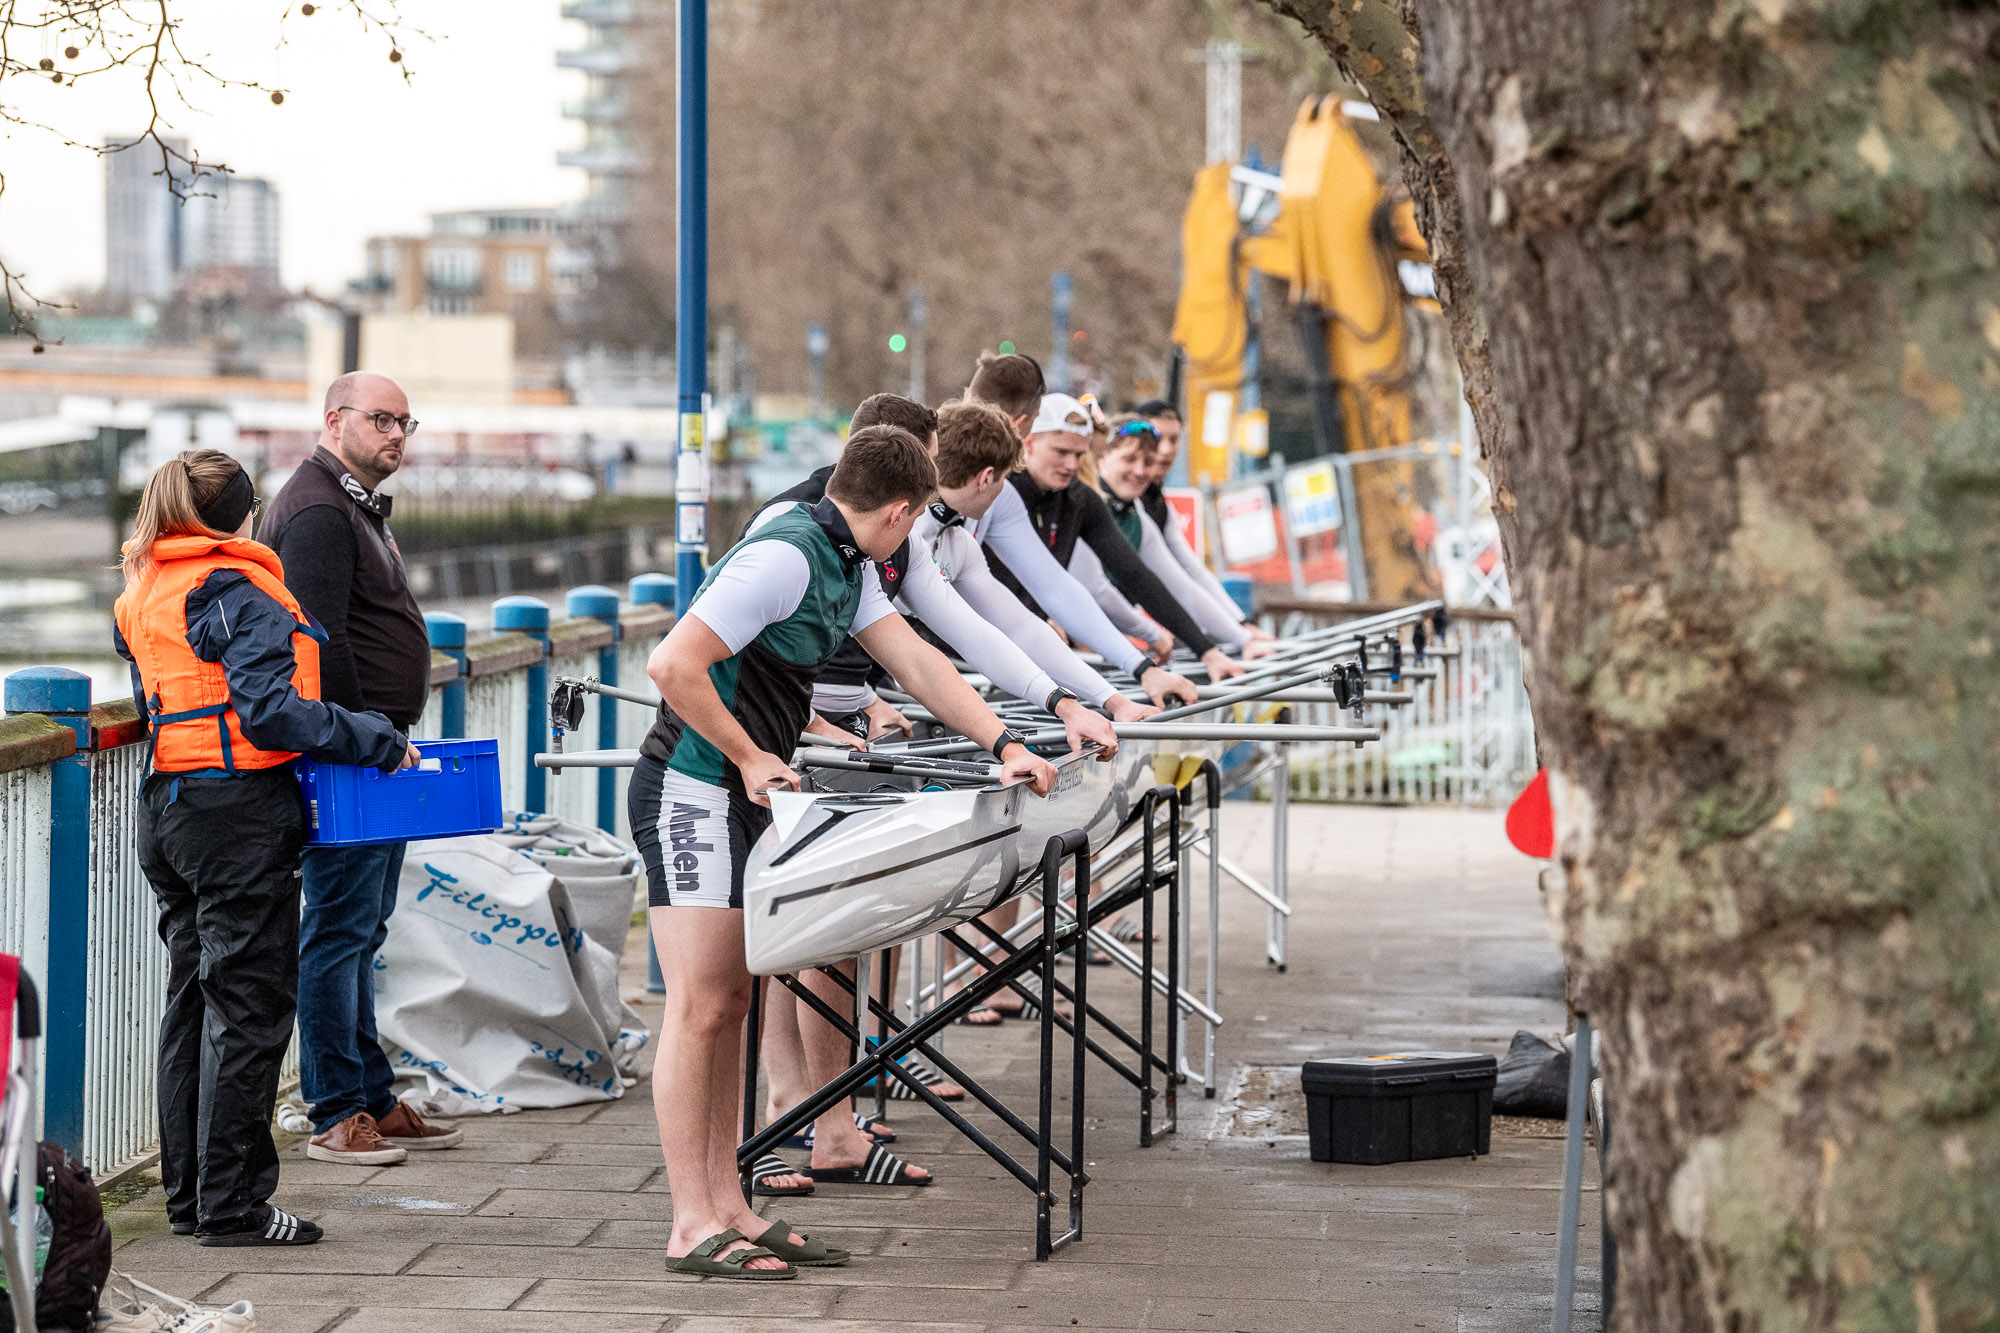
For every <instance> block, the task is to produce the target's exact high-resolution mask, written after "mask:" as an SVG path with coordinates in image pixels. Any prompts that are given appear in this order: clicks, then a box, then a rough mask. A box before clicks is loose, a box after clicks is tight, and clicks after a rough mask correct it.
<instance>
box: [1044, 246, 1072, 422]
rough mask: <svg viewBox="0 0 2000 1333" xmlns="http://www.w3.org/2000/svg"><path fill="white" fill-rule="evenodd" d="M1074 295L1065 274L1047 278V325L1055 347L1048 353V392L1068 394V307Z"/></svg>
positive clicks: (1067, 275) (1067, 276)
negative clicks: (1048, 324)
mask: <svg viewBox="0 0 2000 1333" xmlns="http://www.w3.org/2000/svg"><path fill="white" fill-rule="evenodd" d="M1075 295H1076V283H1075V282H1073V281H1072V280H1071V279H1070V276H1069V274H1067V273H1057V274H1054V275H1052V276H1051V277H1050V278H1049V323H1050V333H1051V340H1052V341H1053V342H1054V343H1055V346H1054V347H1053V348H1052V349H1051V350H1050V352H1049V392H1050V393H1068V392H1069V391H1070V388H1071V385H1070V373H1069V307H1070V302H1071V300H1072V299H1074V297H1075Z"/></svg>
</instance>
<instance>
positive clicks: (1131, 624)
mask: <svg viewBox="0 0 2000 1333" xmlns="http://www.w3.org/2000/svg"><path fill="white" fill-rule="evenodd" d="M1069 572H1070V573H1071V574H1072V575H1074V576H1075V577H1076V581H1077V582H1078V583H1081V584H1082V585H1083V586H1084V587H1086V588H1088V589H1090V595H1091V597H1093V598H1094V599H1096V601H1097V606H1098V609H1099V610H1101V611H1102V612H1104V614H1105V615H1106V616H1108V617H1110V619H1111V623H1112V624H1114V625H1116V626H1117V627H1118V628H1119V630H1120V631H1121V632H1122V633H1125V634H1132V635H1137V636H1138V637H1139V638H1141V639H1144V640H1145V641H1146V642H1147V643H1158V642H1159V639H1160V635H1162V634H1164V633H1165V632H1166V631H1165V630H1162V629H1161V628H1160V627H1159V625H1158V624H1157V623H1155V622H1154V620H1153V618H1152V617H1151V616H1149V615H1147V614H1146V613H1145V612H1144V611H1141V610H1140V609H1139V608H1138V607H1136V606H1134V605H1132V603H1131V602H1130V601H1129V600H1127V599H1126V596H1125V594H1124V593H1122V592H1119V591H1118V589H1117V588H1116V587H1114V586H1112V583H1111V576H1110V575H1109V574H1107V573H1105V572H1104V562H1103V561H1102V560H1099V559H1098V558H1097V552H1095V551H1093V550H1091V549H1090V543H1089V542H1078V543H1077V544H1076V549H1075V550H1074V551H1072V552H1070V557H1069ZM1167 586H1168V589H1169V590H1170V591H1171V589H1172V587H1173V585H1172V584H1169V585H1167Z"/></svg>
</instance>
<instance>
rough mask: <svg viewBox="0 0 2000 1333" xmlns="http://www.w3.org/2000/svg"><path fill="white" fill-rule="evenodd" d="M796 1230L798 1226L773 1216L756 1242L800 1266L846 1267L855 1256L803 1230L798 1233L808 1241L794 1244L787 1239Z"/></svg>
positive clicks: (781, 1257) (789, 1262) (787, 1261)
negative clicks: (815, 1238) (816, 1238)
mask: <svg viewBox="0 0 2000 1333" xmlns="http://www.w3.org/2000/svg"><path fill="white" fill-rule="evenodd" d="M794 1231H798V1228H796V1227H794V1226H792V1225H790V1224H789V1223H787V1222H783V1221H780V1220H779V1219H777V1218H772V1219H771V1225H770V1226H768V1227H766V1228H765V1229H764V1234H763V1235H761V1236H759V1237H757V1241H756V1243H757V1244H759V1245H761V1246H763V1247H764V1248H765V1249H767V1250H769V1251H770V1252H771V1253H772V1254H775V1255H777V1256H778V1257H779V1258H780V1259H783V1260H784V1261H785V1262H786V1263H788V1264H797V1265H798V1266H799V1267H800V1268H844V1267H846V1265H847V1261H848V1260H849V1259H851V1258H853V1256H852V1255H850V1254H849V1253H848V1252H847V1251H846V1250H837V1249H835V1248H834V1247H833V1246H831V1245H829V1244H827V1243H826V1242H825V1241H823V1240H814V1239H813V1238H812V1237H811V1236H806V1233H805V1232H803V1231H799V1232H798V1234H799V1235H801V1236H805V1241H806V1243H805V1244H803V1245H794V1244H792V1243H791V1242H790V1241H788V1240H786V1239H785V1237H787V1236H789V1235H791V1234H792V1233H793V1232H794Z"/></svg>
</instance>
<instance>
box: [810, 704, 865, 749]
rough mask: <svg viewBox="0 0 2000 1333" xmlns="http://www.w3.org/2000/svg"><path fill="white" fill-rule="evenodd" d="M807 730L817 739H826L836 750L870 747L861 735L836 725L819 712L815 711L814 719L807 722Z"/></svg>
mask: <svg viewBox="0 0 2000 1333" xmlns="http://www.w3.org/2000/svg"><path fill="white" fill-rule="evenodd" d="M806 732H807V734H809V735H811V736H812V737H813V738H814V739H815V740H819V741H824V742H826V743H827V744H828V745H830V746H832V747H833V748H834V749H836V750H865V749H867V748H868V747H867V745H866V744H864V743H863V742H862V740H861V738H860V737H859V736H857V735H855V734H854V733H853V732H851V731H845V730H843V729H841V728H840V727H836V726H834V725H833V723H831V722H829V721H827V720H826V718H825V717H823V716H821V715H820V714H818V713H814V714H813V715H812V721H810V722H808V723H806Z"/></svg>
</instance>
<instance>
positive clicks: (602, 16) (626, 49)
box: [556, 0, 655, 223]
mask: <svg viewBox="0 0 2000 1333" xmlns="http://www.w3.org/2000/svg"><path fill="white" fill-rule="evenodd" d="M654 13H655V0H565V3H564V4H563V7H562V14H563V17H564V18H567V19H575V20H576V21H577V22H579V23H581V24H583V25H584V27H585V28H586V29H588V31H589V34H590V38H589V41H588V43H587V44H586V45H585V46H584V47H583V48H582V49H580V50H575V51H562V52H558V53H557V55H556V64H557V65H559V66H561V67H562V68H564V69H580V70H582V71H583V72H584V75H585V85H584V95H583V99H582V100H581V101H577V102H571V103H569V104H568V105H566V106H564V107H563V114H564V115H565V116H568V117H569V118H570V119H572V120H578V121H581V122H583V127H584V138H583V147H582V148H579V149H576V150H574V151H572V152H567V153H558V154H557V155H556V161H557V162H558V163H560V164H561V165H563V166H565V167H579V168H581V169H582V170H583V171H584V172H585V173H587V174H588V176H589V177H590V184H589V187H588V190H587V191H586V194H585V197H584V202H583V211H584V212H585V213H586V214H588V215H589V216H590V217H591V219H592V220H593V221H597V222H604V223H616V222H619V221H621V220H622V219H623V218H624V216H625V212H626V208H627V204H628V199H629V194H630V190H629V187H630V183H631V178H632V177H633V175H634V174H636V173H637V172H638V170H639V157H638V154H637V153H635V152H634V151H633V149H632V146H631V141H630V139H629V137H628V131H627V127H626V119H627V108H628V100H629V97H630V92H631V89H630V78H629V75H630V74H631V72H632V71H633V70H634V69H636V68H638V66H639V63H640V61H641V59H642V58H643V54H644V53H643V49H642V41H643V39H642V37H641V34H640V31H639V30H640V28H641V27H642V26H643V25H645V24H647V23H649V22H651V21H652V20H653V18H654Z"/></svg>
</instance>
